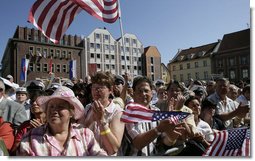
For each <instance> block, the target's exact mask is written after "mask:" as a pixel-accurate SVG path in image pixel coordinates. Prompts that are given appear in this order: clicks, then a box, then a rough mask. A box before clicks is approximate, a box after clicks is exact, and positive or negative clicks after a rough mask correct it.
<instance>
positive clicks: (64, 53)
mask: <svg viewBox="0 0 255 161" xmlns="http://www.w3.org/2000/svg"><path fill="white" fill-rule="evenodd" d="M61 58H63V59H66V51H65V50H63V51H62V56H61Z"/></svg>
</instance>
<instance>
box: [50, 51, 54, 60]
mask: <svg viewBox="0 0 255 161" xmlns="http://www.w3.org/2000/svg"><path fill="white" fill-rule="evenodd" d="M50 57H51V58H53V57H54V50H53V49H50Z"/></svg>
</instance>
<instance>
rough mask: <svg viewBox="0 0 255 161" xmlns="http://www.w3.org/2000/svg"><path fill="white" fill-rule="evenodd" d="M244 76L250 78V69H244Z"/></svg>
mask: <svg viewBox="0 0 255 161" xmlns="http://www.w3.org/2000/svg"><path fill="white" fill-rule="evenodd" d="M242 77H243V78H249V71H248V69H242Z"/></svg>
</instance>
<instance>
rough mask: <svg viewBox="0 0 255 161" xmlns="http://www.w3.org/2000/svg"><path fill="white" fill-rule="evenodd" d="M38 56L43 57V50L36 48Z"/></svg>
mask: <svg viewBox="0 0 255 161" xmlns="http://www.w3.org/2000/svg"><path fill="white" fill-rule="evenodd" d="M36 56H42V52H41V48H36Z"/></svg>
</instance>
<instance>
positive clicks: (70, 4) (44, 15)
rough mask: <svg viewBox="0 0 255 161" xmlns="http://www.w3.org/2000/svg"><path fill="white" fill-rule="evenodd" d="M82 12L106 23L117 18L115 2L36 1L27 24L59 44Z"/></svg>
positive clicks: (104, 0)
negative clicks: (30, 24)
mask: <svg viewBox="0 0 255 161" xmlns="http://www.w3.org/2000/svg"><path fill="white" fill-rule="evenodd" d="M82 10H85V11H87V12H88V13H89V14H91V15H92V16H94V17H96V18H98V19H100V20H102V21H105V22H108V23H113V22H115V21H116V20H117V19H118V17H119V14H118V13H119V12H118V3H117V0H37V1H36V2H35V3H34V4H33V6H32V8H31V9H30V12H29V17H28V22H30V23H32V24H33V25H34V26H35V27H36V28H37V29H38V30H40V31H41V32H42V33H43V34H44V35H45V36H46V37H47V38H49V39H50V40H51V41H52V42H54V43H59V41H60V40H61V38H62V36H63V35H64V33H65V32H66V30H67V29H68V27H69V26H70V25H71V23H72V21H73V20H74V18H75V16H76V15H78V14H79V13H80V12H81V11H82Z"/></svg>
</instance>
